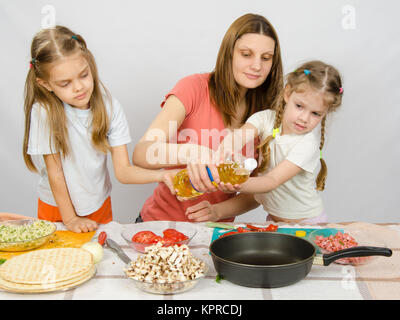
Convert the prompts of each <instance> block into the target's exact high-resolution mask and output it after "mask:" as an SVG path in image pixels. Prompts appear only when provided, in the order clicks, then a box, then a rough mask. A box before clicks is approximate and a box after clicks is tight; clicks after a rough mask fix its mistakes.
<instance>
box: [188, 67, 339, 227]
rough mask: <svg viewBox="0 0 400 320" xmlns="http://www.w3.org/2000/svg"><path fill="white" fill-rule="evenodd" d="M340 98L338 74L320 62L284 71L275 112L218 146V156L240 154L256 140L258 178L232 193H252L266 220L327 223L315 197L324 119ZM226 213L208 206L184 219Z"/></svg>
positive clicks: (321, 175)
mask: <svg viewBox="0 0 400 320" xmlns="http://www.w3.org/2000/svg"><path fill="white" fill-rule="evenodd" d="M342 94H343V89H342V84H341V79H340V75H339V73H338V71H337V70H336V69H335V68H334V67H332V66H330V65H327V64H325V63H323V62H321V61H311V62H307V63H305V64H303V65H302V66H301V67H300V68H298V69H297V70H295V71H294V72H291V73H289V74H288V75H287V82H286V86H285V88H284V90H283V91H282V93H281V96H280V98H279V99H278V100H277V101H278V102H277V104H276V105H275V106H274V108H273V109H272V110H264V111H260V112H257V113H255V114H253V115H252V116H251V117H250V118H249V119H248V120H247V121H246V124H245V125H243V126H242V127H241V128H240V129H238V130H235V131H234V132H233V133H231V134H229V135H228V136H226V137H225V139H224V141H223V142H222V143H221V145H220V147H219V151H220V154H221V158H223V157H224V156H226V155H230V154H232V151H233V153H235V149H233V148H232V146H235V148H236V147H239V149H236V150H241V148H242V147H243V146H244V145H245V144H246V143H247V142H249V141H251V139H254V137H257V136H258V137H260V139H261V144H260V145H259V146H258V148H259V149H260V151H261V154H262V157H260V160H261V164H260V165H259V168H258V176H257V177H250V178H249V179H248V180H247V181H246V182H245V183H243V184H242V185H235V186H229V188H230V189H231V191H240V192H241V193H250V194H254V199H255V201H257V202H258V203H259V204H262V205H263V207H264V210H265V211H266V212H268V214H269V215H268V217H267V220H270V221H276V222H278V221H284V222H289V223H290V222H300V221H301V222H302V223H307V224H315V223H322V222H326V220H327V216H326V215H325V214H324V213H323V204H322V199H321V197H320V195H319V193H318V191H322V190H324V186H325V179H326V175H327V168H326V164H325V162H324V160H323V159H322V148H323V146H324V141H325V121H326V117H327V115H328V114H329V113H330V112H332V111H335V110H336V109H337V108H338V107H339V106H340V104H341V101H342ZM319 124H320V126H319ZM318 136H320V138H319V137H318ZM215 180H216V181H218V177H215ZM220 184H222V183H220ZM226 187H227V185H226V186H225V188H226ZM230 211H233V210H230V208H229V206H228V205H227V206H225V208H224V211H219V212H215V211H213V210H212V208H211V209H210V210H205V211H203V212H198V211H197V212H195V210H194V211H192V212H189V215H192V219H193V220H195V221H204V220H218V219H221V218H226V217H230V216H232V214H231V213H230ZM193 212H195V213H196V214H193ZM216 213H219V214H218V216H216Z"/></svg>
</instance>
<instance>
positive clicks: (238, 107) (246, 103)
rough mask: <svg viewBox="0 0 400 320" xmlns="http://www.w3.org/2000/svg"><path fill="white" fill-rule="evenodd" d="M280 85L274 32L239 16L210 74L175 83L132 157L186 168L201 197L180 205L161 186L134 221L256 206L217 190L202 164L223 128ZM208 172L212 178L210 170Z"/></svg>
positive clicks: (270, 98)
mask: <svg viewBox="0 0 400 320" xmlns="http://www.w3.org/2000/svg"><path fill="white" fill-rule="evenodd" d="M282 87H283V74H282V60H281V54H280V46H279V41H278V36H277V35H276V32H275V30H274V28H273V27H272V25H271V24H270V23H269V22H268V20H266V19H265V18H264V17H262V16H260V15H255V14H246V15H244V16H242V17H240V18H238V19H237V20H236V21H234V22H233V24H232V25H231V26H230V28H229V29H228V31H227V32H226V34H225V37H224V39H223V41H222V44H221V47H220V50H219V53H218V58H217V63H216V66H215V69H214V71H213V72H211V73H206V74H195V75H191V76H188V77H185V78H183V79H181V80H180V81H179V82H178V83H177V84H176V86H175V87H174V88H173V89H172V90H171V91H170V92H169V93H168V94H167V95H166V96H165V100H164V101H163V102H162V104H161V106H162V107H163V109H162V110H161V112H160V113H159V114H158V116H157V117H156V118H155V119H154V121H153V122H152V124H151V125H150V127H149V128H148V130H147V131H146V133H145V135H144V136H143V137H142V139H141V140H140V141H139V142H138V144H137V145H136V147H135V150H134V152H133V158H132V160H133V163H134V164H136V165H138V166H141V167H144V168H151V169H156V168H176V167H177V166H187V168H188V172H189V176H190V179H191V182H192V184H193V186H194V187H195V188H196V189H197V190H199V191H201V192H205V194H204V195H202V196H200V197H198V198H196V199H194V200H188V201H182V202H181V201H179V200H178V199H177V198H176V196H175V195H173V194H171V192H170V191H169V189H168V187H167V186H166V185H165V184H162V183H160V184H159V185H158V186H157V187H156V189H155V190H154V193H153V195H152V196H151V197H150V198H148V199H147V201H146V202H145V204H144V206H143V208H142V210H141V213H140V215H139V217H138V219H137V222H140V221H151V220H174V221H188V220H189V219H190V217H189V218H188V217H187V216H186V215H185V213H186V211H187V209H188V208H189V207H192V206H193V205H195V208H200V207H201V205H200V204H202V205H205V206H211V205H213V204H218V203H220V202H222V201H225V200H227V199H229V198H233V199H232V201H235V202H236V203H237V205H236V206H235V208H236V210H240V212H245V211H248V210H250V209H252V208H255V207H256V206H257V203H256V202H255V201H254V200H253V199H252V198H251V197H250V196H249V195H238V196H235V194H234V193H225V192H222V191H221V190H217V189H216V188H215V187H214V186H213V185H212V183H211V181H210V180H209V178H208V175H207V171H206V164H209V163H211V159H212V153H213V150H215V149H216V148H217V146H218V145H219V143H220V142H221V140H222V139H223V137H224V135H225V134H226V131H227V129H235V128H239V127H240V126H241V125H242V124H243V123H244V122H245V121H246V120H247V118H248V117H250V116H251V115H252V114H253V113H255V112H257V111H260V110H264V109H268V108H270V107H272V105H273V104H274V102H275V100H276V98H277V96H278V94H279V92H280V90H281V89H282ZM176 131H177V132H176ZM171 132H172V134H171ZM209 167H210V169H211V172H212V173H213V172H214V173H215V170H216V167H215V165H210V166H209ZM216 182H218V181H216ZM224 191H229V190H228V189H226V190H224ZM199 205H200V207H199ZM238 213H239V212H238ZM224 221H233V218H231V219H227V220H224Z"/></svg>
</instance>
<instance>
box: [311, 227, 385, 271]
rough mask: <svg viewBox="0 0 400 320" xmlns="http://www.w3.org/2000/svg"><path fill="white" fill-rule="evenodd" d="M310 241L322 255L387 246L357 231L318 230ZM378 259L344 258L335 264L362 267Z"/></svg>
mask: <svg viewBox="0 0 400 320" xmlns="http://www.w3.org/2000/svg"><path fill="white" fill-rule="evenodd" d="M308 240H309V241H310V242H311V243H312V244H314V246H315V247H316V248H317V253H321V254H329V253H332V252H335V251H339V250H343V249H347V248H353V247H359V246H373V247H385V244H383V243H382V242H381V241H379V240H377V239H374V237H373V236H371V235H370V234H367V233H366V232H363V231H357V230H351V231H346V230H344V231H343V232H341V231H337V230H335V229H318V230H314V231H313V232H311V233H310V234H309V236H308ZM376 258H377V256H367V257H352V258H342V259H338V260H335V261H334V263H338V264H350V265H362V264H366V263H369V262H371V261H372V260H373V259H376Z"/></svg>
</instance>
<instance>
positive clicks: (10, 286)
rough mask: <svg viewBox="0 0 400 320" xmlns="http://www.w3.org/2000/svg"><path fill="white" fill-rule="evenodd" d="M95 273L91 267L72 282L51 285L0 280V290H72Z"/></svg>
mask: <svg viewBox="0 0 400 320" xmlns="http://www.w3.org/2000/svg"><path fill="white" fill-rule="evenodd" d="M95 273H96V267H95V266H94V265H93V266H92V268H91V269H90V270H89V272H87V273H86V274H84V275H82V276H80V277H79V278H75V279H74V280H73V281H71V280H66V281H60V282H57V283H52V284H40V285H37V284H21V283H15V282H9V281H6V280H3V279H1V278H0V288H1V289H3V290H6V291H9V292H14V293H45V292H52V291H60V290H67V289H71V288H74V287H76V286H78V285H80V284H82V283H84V282H86V281H88V280H89V279H91V278H92V277H93V276H94V275H95Z"/></svg>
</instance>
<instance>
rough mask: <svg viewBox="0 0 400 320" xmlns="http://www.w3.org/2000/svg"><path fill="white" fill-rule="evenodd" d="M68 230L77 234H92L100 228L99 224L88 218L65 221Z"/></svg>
mask: <svg viewBox="0 0 400 320" xmlns="http://www.w3.org/2000/svg"><path fill="white" fill-rule="evenodd" d="M64 224H65V226H66V227H67V229H68V230H70V231H72V232H76V233H81V232H91V231H94V230H96V229H97V228H98V225H97V222H96V221H93V220H91V219H88V218H83V217H77V216H75V217H74V218H71V219H70V220H68V221H64Z"/></svg>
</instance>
